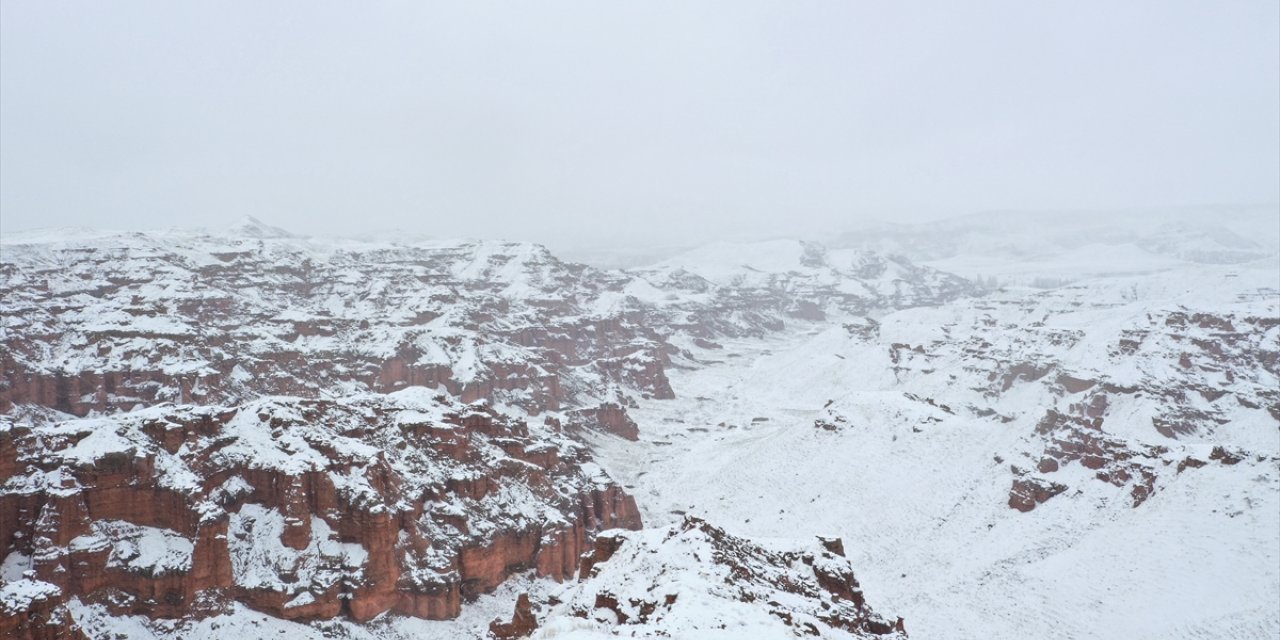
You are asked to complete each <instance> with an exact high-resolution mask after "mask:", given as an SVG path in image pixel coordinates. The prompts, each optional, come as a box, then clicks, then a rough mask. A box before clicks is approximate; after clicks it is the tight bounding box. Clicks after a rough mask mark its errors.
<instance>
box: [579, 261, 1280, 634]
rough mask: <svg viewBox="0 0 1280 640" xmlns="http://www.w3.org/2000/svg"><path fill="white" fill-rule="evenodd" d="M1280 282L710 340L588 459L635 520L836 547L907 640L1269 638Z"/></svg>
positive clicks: (1151, 283)
mask: <svg viewBox="0 0 1280 640" xmlns="http://www.w3.org/2000/svg"><path fill="white" fill-rule="evenodd" d="M1277 274H1280V264H1277V263H1276V262H1275V261H1274V260H1271V261H1263V262H1260V263H1257V264H1253V265H1236V266H1230V267H1219V266H1212V267H1205V266H1195V265H1192V266H1186V267H1183V268H1181V269H1178V270H1176V271H1156V272H1154V273H1152V274H1150V275H1145V276H1127V277H1118V278H1103V279H1092V280H1085V281H1081V282H1078V283H1076V284H1074V285H1071V286H1068V287H1062V288H1058V289H1053V290H1049V291H1042V290H1039V289H1034V288H1008V289H1005V290H1002V291H998V292H993V293H991V294H990V295H988V296H986V297H983V298H978V299H970V300H963V301H959V302H955V303H951V304H948V305H944V306H938V307H931V308H915V309H907V310H902V311H897V312H891V313H887V314H884V315H881V316H880V317H878V319H876V320H866V319H861V320H853V321H848V322H845V323H843V324H842V323H839V322H835V323H832V325H831V326H828V327H825V328H823V327H813V328H810V329H808V330H803V331H796V332H790V333H784V334H778V335H774V336H773V337H771V338H769V339H765V340H756V339H740V340H725V341H723V345H722V347H723V348H721V349H703V350H696V351H695V353H694V355H695V357H696V358H697V360H698V361H699V365H698V366H696V367H691V368H687V369H685V368H682V369H678V370H673V371H672V374H671V382H672V386H673V388H675V389H677V390H678V395H679V397H678V399H676V400H672V401H664V402H651V401H645V402H642V403H641V406H640V408H639V409H638V410H636V411H634V412H633V415H634V417H635V419H636V420H637V422H638V423H639V424H640V425H641V434H642V435H641V437H640V440H639V442H638V443H625V444H624V443H618V442H613V441H609V440H605V439H600V440H598V441H597V442H596V449H597V452H598V454H599V455H600V456H601V457H602V460H603V464H604V465H605V467H606V468H607V469H609V470H610V471H611V472H612V473H613V474H614V475H615V477H618V478H620V479H621V480H622V481H623V482H624V484H626V485H627V486H629V487H631V488H632V489H633V490H634V491H635V493H636V495H637V500H638V501H639V503H640V505H641V507H642V510H643V511H644V514H645V517H646V521H647V522H648V523H650V524H661V523H664V522H669V523H677V522H680V520H681V519H682V518H683V517H685V514H696V515H698V516H700V517H705V518H707V519H709V520H710V521H713V522H717V523H721V524H723V525H724V526H727V527H731V528H732V529H733V530H735V531H738V532H741V533H743V534H747V535H750V536H762V537H775V536H794V535H795V533H796V532H797V531H804V532H810V533H830V534H834V535H840V536H842V537H843V538H844V540H845V547H846V549H847V550H848V553H849V557H850V559H851V560H852V562H853V565H854V566H855V567H857V568H858V571H859V577H860V579H861V581H862V583H863V585H864V586H865V587H866V589H867V590H868V592H869V593H873V594H876V595H877V606H878V607H881V608H883V609H884V610H886V611H892V612H893V613H894V614H896V615H901V616H903V617H904V618H905V619H906V622H907V625H906V626H907V628H908V629H909V630H910V631H911V633H912V635H913V637H927V638H1043V637H1058V638H1138V637H1141V638H1209V637H1238V638H1260V639H1261V638H1271V637H1275V636H1276V634H1277V632H1280V610H1278V609H1277V605H1276V603H1277V602H1280V568H1278V567H1280V429H1278V427H1280V395H1277V394H1278V393H1280V291H1278V290H1277V284H1280V283H1277V279H1278V278H1277ZM1040 500H1043V502H1041V501H1040ZM881 595H883V596H884V598H883V599H880V598H879V596H881Z"/></svg>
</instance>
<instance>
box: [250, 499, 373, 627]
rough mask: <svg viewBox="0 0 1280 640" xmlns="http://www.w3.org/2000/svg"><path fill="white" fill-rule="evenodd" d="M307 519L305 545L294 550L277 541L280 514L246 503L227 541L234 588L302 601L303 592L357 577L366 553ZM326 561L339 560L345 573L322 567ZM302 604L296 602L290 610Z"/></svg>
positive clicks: (319, 521) (318, 520)
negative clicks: (254, 590) (279, 594)
mask: <svg viewBox="0 0 1280 640" xmlns="http://www.w3.org/2000/svg"><path fill="white" fill-rule="evenodd" d="M310 518H311V527H310V528H311V532H310V533H311V535H310V540H309V541H308V543H307V546H306V547H305V548H303V549H294V548H292V547H289V546H286V545H285V544H284V543H283V542H282V541H281V540H282V536H283V534H284V528H285V516H284V514H282V513H280V512H279V511H277V510H275V509H268V508H265V507H263V506H261V505H257V504H246V505H244V506H242V507H241V508H240V510H239V511H238V512H236V513H233V514H231V523H230V526H229V528H228V537H227V540H228V547H229V548H230V551H231V570H232V573H233V575H234V577H235V581H236V584H238V585H240V586H242V587H246V588H248V589H266V590H271V591H283V592H286V593H291V594H299V597H301V595H302V594H305V593H307V592H313V593H314V592H323V591H325V590H326V589H328V588H329V587H331V586H333V585H334V584H335V583H336V582H337V581H338V580H339V579H341V578H342V577H343V576H344V575H346V574H350V575H352V576H353V577H356V578H358V577H359V576H360V575H361V571H362V568H363V567H364V565H365V562H366V561H367V560H368V557H369V553H368V551H367V550H366V549H365V548H364V547H362V546H360V545H358V544H351V543H342V542H338V541H337V536H336V534H335V533H334V531H333V530H332V529H331V528H330V527H329V525H328V523H326V522H325V521H324V520H323V519H322V518H320V517H317V516H310ZM325 559H338V560H339V562H338V566H341V567H342V568H343V569H344V571H342V572H339V571H333V570H329V569H325V568H324V567H325V566H326V563H323V562H322V561H323V560H325ZM330 566H331V565H330ZM303 602H304V600H297V599H296V598H295V599H294V600H291V603H292V604H291V605H290V606H298V605H299V604H302V603H303Z"/></svg>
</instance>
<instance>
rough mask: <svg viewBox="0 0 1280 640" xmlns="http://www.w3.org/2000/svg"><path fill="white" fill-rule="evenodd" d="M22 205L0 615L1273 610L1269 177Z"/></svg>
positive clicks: (1275, 485) (42, 619)
mask: <svg viewBox="0 0 1280 640" xmlns="http://www.w3.org/2000/svg"><path fill="white" fill-rule="evenodd" d="M1160 219H1161V218H1160V217H1159V216H1154V215H1152V214H1150V213H1144V214H1143V215H1141V216H1136V217H1132V218H1126V217H1124V216H1119V215H1115V216H1101V217H1097V218H1090V219H1071V218H1069V217H1067V216H1064V217H1063V218H1060V219H1058V220H1055V221H1053V222H1051V223H1045V224H1043V225H1035V224H1030V223H1024V222H1023V221H1021V220H1019V219H1017V218H1016V217H1011V216H1009V215H992V216H985V217H969V218H958V219H955V220H952V221H945V222H943V223H939V224H933V225H921V226H880V227H875V228H871V229H865V230H862V231H859V232H851V233H849V234H845V235H842V236H839V237H837V238H834V239H832V240H830V241H828V242H812V241H798V240H787V239H778V240H770V241H762V242H756V243H745V244H735V243H718V244H712V245H707V246H701V247H695V248H691V249H689V250H687V251H683V252H678V253H677V252H663V255H662V257H661V259H660V260H659V261H656V262H650V263H648V264H644V265H641V266H635V267H630V268H628V269H625V270H618V269H604V268H595V267H591V266H587V265H582V264H576V263H572V262H568V261H564V260H561V259H559V258H557V257H556V256H555V255H554V254H552V253H551V252H550V251H548V250H546V249H545V248H543V247H540V246H537V245H533V244H525V243H513V242H493V241H438V240H429V239H424V240H419V239H413V240H409V239H406V240H403V241H397V240H394V239H366V240H358V241H357V240H336V239H324V238H307V237H303V236H298V235H295V234H291V233H288V232H285V231H283V230H280V229H277V228H274V227H270V226H267V225H264V224H262V223H259V222H256V221H252V220H250V221H247V222H245V223H243V224H241V225H238V226H237V227H235V228H233V229H231V230H228V231H217V232H214V231H204V232H193V231H162V232H151V233H133V232H130V233H113V232H102V231H86V230H56V231H43V232H31V233H24V234H12V235H6V236H5V237H4V238H3V239H2V240H3V242H0V366H2V367H3V378H2V379H0V411H3V413H2V414H0V561H2V563H3V564H0V613H3V616H0V635H3V634H8V636H13V637H18V638H112V639H114V638H163V639H166V640H168V639H177V638H183V639H187V638H223V637H228V636H229V635H234V636H239V637H245V638H249V637H263V638H266V637H271V638H285V637H287V638H294V637H297V638H351V639H353V640H354V639H360V640H364V639H368V640H374V639H379V640H380V639H399V638H485V637H499V638H514V637H533V638H574V639H582V640H588V639H597V638H614V637H666V638H687V639H694V640H696V639H701V638H713V639H716V638H723V639H728V638H762V639H769V638H793V637H810V636H816V637H829V638H865V637H881V638H902V637H908V636H909V637H912V638H945V639H954V638H961V639H966V638H975V639H976V638H982V639H987V638H990V639H999V640H1004V639H1010V640H1013V639H1019V640H1021V639H1024V638H1080V639H1086V638H1089V639H1091V638H1117V639H1120V638H1124V639H1130V638H1150V639H1153V640H1154V639H1164V638H1169V639H1179V638H1185V639H1203V638H1245V639H1249V638H1257V639H1260V640H1261V639H1274V638H1276V637H1280V250H1278V248H1277V246H1276V243H1277V241H1278V239H1280V228H1277V224H1278V221H1280V214H1278V213H1277V212H1275V211H1274V210H1267V211H1256V210H1247V211H1235V210H1232V211H1223V212H1219V214H1217V215H1214V216H1206V215H1190V214H1170V215H1169V216H1167V218H1165V222H1164V223H1156V222H1153V221H1155V220H1160Z"/></svg>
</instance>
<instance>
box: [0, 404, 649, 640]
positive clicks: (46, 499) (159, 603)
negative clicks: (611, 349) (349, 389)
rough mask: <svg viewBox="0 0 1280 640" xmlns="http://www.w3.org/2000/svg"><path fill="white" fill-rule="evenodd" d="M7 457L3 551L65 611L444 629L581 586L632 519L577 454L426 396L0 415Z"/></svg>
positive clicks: (480, 408)
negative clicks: (250, 613)
mask: <svg viewBox="0 0 1280 640" xmlns="http://www.w3.org/2000/svg"><path fill="white" fill-rule="evenodd" d="M0 461H3V465H2V466H0V468H3V470H4V471H5V475H4V476H3V477H0V483H2V484H0V548H2V549H3V550H4V554H5V555H10V554H19V555H20V556H22V557H29V558H30V564H31V570H32V572H33V575H34V578H35V579H37V580H39V581H42V582H43V583H47V584H49V585H51V586H52V587H53V588H54V589H55V590H56V591H57V594H58V595H57V597H56V598H55V600H57V601H58V602H60V601H61V599H64V598H67V597H71V596H75V597H78V598H80V599H81V600H82V601H84V602H95V603H100V604H104V605H106V606H108V607H109V609H110V610H111V611H113V612H116V613H118V614H142V615H146V616H150V617H181V616H187V615H192V611H193V609H192V605H193V603H195V602H196V601H197V600H200V601H210V600H218V599H219V598H221V599H222V600H223V601H227V599H231V600H238V601H240V602H242V603H244V604H245V605H247V606H249V607H251V608H253V609H257V610H259V611H263V612H266V613H268V614H270V615H274V616H277V617H281V618H286V619H303V620H306V619H317V618H331V617H335V616H339V615H347V616H350V617H351V618H353V619H355V620H358V621H364V620H370V619H372V618H374V617H376V616H378V615H381V614H383V613H385V612H395V613H399V614H404V615H412V616H418V617H423V618H432V619H440V618H449V617H453V616H456V615H457V614H458V612H459V610H460V607H461V605H462V601H463V600H464V599H466V598H470V597H474V596H475V595H477V594H480V593H484V592H487V591H489V590H492V589H493V588H495V587H496V586H497V585H498V584H500V583H502V582H503V581H504V580H505V579H506V578H507V577H508V576H509V575H511V574H512V573H516V572H522V571H526V570H533V571H535V572H536V573H538V574H539V575H544V576H548V577H551V578H553V579H556V580H563V579H565V578H571V577H573V576H574V575H575V573H576V569H577V565H576V559H577V558H578V556H580V555H581V554H582V553H583V552H584V551H585V550H587V549H589V548H591V544H592V539H593V538H594V536H595V534H596V532H598V531H602V530H605V529H614V528H618V527H622V528H632V529H634V528H639V527H640V525H641V522H640V516H639V511H638V509H637V508H636V505H635V501H634V499H632V498H631V496H628V495H626V494H625V493H624V492H623V491H622V490H621V488H620V487H618V486H617V485H616V484H614V483H613V482H612V481H611V480H610V479H609V478H608V477H607V476H604V475H603V474H602V472H601V471H600V470H599V467H597V466H595V465H589V468H590V471H584V466H583V465H584V463H586V462H588V461H589V456H588V454H587V452H586V450H585V449H584V448H583V447H582V446H581V445H579V444H577V443H575V442H574V441H572V440H569V439H567V438H565V437H563V436H561V435H559V434H557V433H556V432H555V431H554V430H552V429H550V428H545V427H539V428H536V429H530V428H529V427H528V426H527V425H526V424H525V423H524V422H522V421H519V420H516V419H513V418H510V417H507V416H505V415H503V414H500V413H497V412H495V411H493V410H492V409H489V408H487V406H485V405H483V404H472V405H465V404H461V403H458V402H455V401H452V400H450V399H449V398H448V397H447V396H443V395H433V393H432V392H429V391H427V390H425V389H421V388H412V389H407V390H405V391H402V392H398V393H396V394H391V395H363V396H355V397H350V398H346V399H343V400H341V401H319V400H299V399H278V400H277V399H264V400H261V401H258V402H254V403H249V404H245V405H241V406H237V407H193V406H174V405H167V406H159V407H154V408H152V409H146V410H142V411H137V412H133V413H130V414H125V415H122V416H119V417H117V418H108V419H103V418H95V419H85V420H71V421H67V422H63V423H57V424H50V425H36V426H27V425H19V424H14V423H13V422H12V421H11V420H5V421H4V422H3V423H2V424H0ZM216 611H217V609H216V607H215V608H214V609H213V610H212V611H210V610H206V611H205V613H212V612H216ZM24 633H26V632H24Z"/></svg>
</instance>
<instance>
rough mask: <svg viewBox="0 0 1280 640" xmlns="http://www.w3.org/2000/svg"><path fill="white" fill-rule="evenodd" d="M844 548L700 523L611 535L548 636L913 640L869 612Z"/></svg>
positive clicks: (689, 520) (598, 546)
mask: <svg viewBox="0 0 1280 640" xmlns="http://www.w3.org/2000/svg"><path fill="white" fill-rule="evenodd" d="M839 542H840V541H839V540H838V539H825V540H817V539H815V540H814V541H813V542H812V543H811V544H808V545H798V546H793V547H786V548H776V547H775V546H774V545H766V544H762V543H759V542H755V541H752V540H749V539H746V538H742V537H738V536H735V535H732V534H730V533H727V532H725V531H724V530H723V529H721V528H719V527H716V526H714V525H712V524H710V523H708V522H706V521H705V520H701V519H699V518H693V517H686V518H685V519H684V521H683V522H681V523H680V524H677V525H673V526H670V527H664V528H660V529H651V530H646V531H643V532H621V531H616V532H607V533H605V534H603V535H600V536H597V538H596V543H595V548H594V549H593V550H592V552H591V553H590V554H589V555H587V556H585V557H584V564H583V570H582V575H581V582H580V583H579V584H577V585H575V586H572V587H570V588H569V589H567V590H566V591H565V592H564V593H563V594H561V596H560V597H561V598H563V602H561V603H559V604H557V605H555V606H554V607H552V609H551V611H549V612H548V614H547V617H548V619H549V620H550V621H551V622H549V624H548V625H547V626H546V627H545V629H544V632H545V633H546V637H552V636H554V637H571V638H576V637H581V638H594V637H610V636H611V635H626V636H638V637H654V636H658V635H669V636H672V637H678V638H782V637H797V636H799V637H805V636H818V637H824V638H872V637H874V638H905V637H906V633H905V632H904V624H903V621H902V619H901V618H898V619H897V620H896V621H890V620H888V619H886V618H884V617H883V616H881V615H880V614H878V613H876V612H875V611H873V610H872V609H871V607H870V606H869V605H868V604H867V602H866V599H865V598H864V597H863V593H862V588H861V586H860V585H859V584H858V580H857V579H856V578H855V577H854V574H853V570H852V568H851V567H850V565H849V561H848V560H846V559H845V558H844V552H843V549H842V548H841V547H840V545H839ZM575 618H577V619H580V620H581V622H578V621H575V620H574V619H575ZM534 637H535V638H536V637H541V636H538V635H535V636H534Z"/></svg>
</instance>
